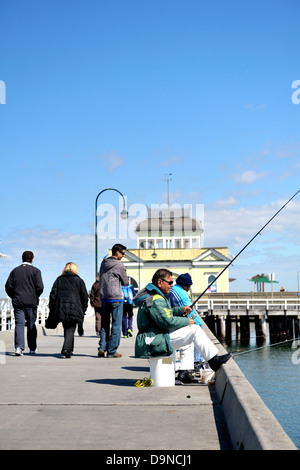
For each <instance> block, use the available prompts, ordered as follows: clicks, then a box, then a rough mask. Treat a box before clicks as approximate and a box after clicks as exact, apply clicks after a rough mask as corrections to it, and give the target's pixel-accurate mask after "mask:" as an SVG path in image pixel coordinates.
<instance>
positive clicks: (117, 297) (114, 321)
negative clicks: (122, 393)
mask: <svg viewBox="0 0 300 470" xmlns="http://www.w3.org/2000/svg"><path fill="white" fill-rule="evenodd" d="M125 250H126V247H125V246H124V245H121V244H120V243H117V244H116V245H114V246H113V247H112V256H109V257H108V258H106V259H104V260H103V261H102V263H101V266H100V282H99V292H100V299H101V305H102V307H101V331H100V341H99V348H98V356H99V357H104V356H105V351H106V352H107V357H114V358H119V357H122V354H120V353H118V352H117V349H118V347H119V344H120V339H121V328H122V316H123V293H122V285H127V284H128V282H129V281H128V277H127V273H126V268H125V266H124V264H123V263H122V262H121V259H122V258H123V256H124V255H125ZM110 321H111V328H110Z"/></svg>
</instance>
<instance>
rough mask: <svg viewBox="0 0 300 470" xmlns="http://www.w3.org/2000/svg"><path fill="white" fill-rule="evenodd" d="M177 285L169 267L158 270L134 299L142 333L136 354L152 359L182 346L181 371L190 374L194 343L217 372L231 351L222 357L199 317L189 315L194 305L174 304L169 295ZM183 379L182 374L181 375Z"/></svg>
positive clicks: (169, 353)
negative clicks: (202, 326)
mask: <svg viewBox="0 0 300 470" xmlns="http://www.w3.org/2000/svg"><path fill="white" fill-rule="evenodd" d="M172 284H173V280H172V273H171V271H169V270H168V269H158V270H157V271H156V272H155V273H154V275H153V278H152V283H149V284H148V285H147V286H146V287H145V288H144V289H142V290H141V291H140V292H139V293H138V294H137V295H136V296H135V298H134V303H135V305H136V307H139V310H138V315H137V327H138V334H137V336H136V342H135V357H141V358H149V357H155V356H156V357H157V356H170V355H171V354H173V351H176V349H181V357H180V366H179V368H180V371H181V373H182V374H183V375H184V376H185V377H186V374H188V372H187V371H189V370H191V369H193V365H194V346H195V348H197V350H198V351H199V352H200V354H201V356H203V358H204V359H205V360H206V361H208V364H209V366H210V367H211V369H212V370H214V371H217V370H218V369H219V368H220V366H221V365H222V364H224V363H225V362H227V361H228V359H229V358H230V354H224V355H222V356H218V349H217V347H216V346H215V345H214V344H213V343H212V341H211V340H210V339H209V338H208V336H207V335H206V334H205V333H204V331H203V329H202V328H199V326H198V325H197V324H196V322H195V320H193V319H191V318H188V317H187V316H186V315H188V314H189V313H190V312H191V307H189V306H185V307H174V308H172V307H171V305H170V301H169V299H168V294H169V293H170V290H171V286H172ZM178 378H179V380H180V376H179V377H178Z"/></svg>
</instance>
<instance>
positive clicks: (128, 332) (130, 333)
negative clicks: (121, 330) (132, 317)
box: [127, 328, 133, 336]
mask: <svg viewBox="0 0 300 470" xmlns="http://www.w3.org/2000/svg"><path fill="white" fill-rule="evenodd" d="M127 334H128V336H133V332H132V330H131V329H130V328H128V330H127Z"/></svg>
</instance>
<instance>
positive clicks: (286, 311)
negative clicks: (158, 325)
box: [194, 293, 300, 316]
mask: <svg viewBox="0 0 300 470" xmlns="http://www.w3.org/2000/svg"><path fill="white" fill-rule="evenodd" d="M263 294H266V293H263ZM276 294H278V293H276ZM290 294H291V293H287V295H283V294H280V295H274V294H273V296H272V294H271V293H268V295H255V293H249V294H247V293H242V294H241V293H236V294H233V293H232V294H230V293H229V294H226V293H224V294H210V295H206V296H203V297H201V298H200V299H199V300H198V302H197V304H196V309H197V311H198V312H199V313H200V314H201V313H203V314H211V315H233V316H234V315H267V316H269V315H293V316H295V315H296V316H297V315H300V297H298V296H297V293H293V295H292V296H291V295H290ZM194 297H196V294H195V295H194Z"/></svg>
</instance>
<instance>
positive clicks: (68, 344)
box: [62, 323, 77, 352]
mask: <svg viewBox="0 0 300 470" xmlns="http://www.w3.org/2000/svg"><path fill="white" fill-rule="evenodd" d="M76 326H77V323H63V328H64V344H63V347H62V351H63V350H67V351H69V352H73V349H74V333H75V330H76Z"/></svg>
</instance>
